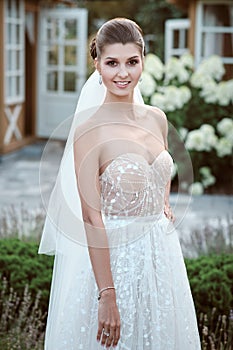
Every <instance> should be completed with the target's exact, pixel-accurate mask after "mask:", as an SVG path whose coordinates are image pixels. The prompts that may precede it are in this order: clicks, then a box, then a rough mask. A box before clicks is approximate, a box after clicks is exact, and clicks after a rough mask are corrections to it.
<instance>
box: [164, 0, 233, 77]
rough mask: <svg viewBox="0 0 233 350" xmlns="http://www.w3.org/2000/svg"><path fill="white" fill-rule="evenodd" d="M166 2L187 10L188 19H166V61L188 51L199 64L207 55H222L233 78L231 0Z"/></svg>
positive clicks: (169, 0) (232, 16)
mask: <svg viewBox="0 0 233 350" xmlns="http://www.w3.org/2000/svg"><path fill="white" fill-rule="evenodd" d="M167 1H168V2H169V3H172V4H174V5H176V6H179V7H181V8H182V9H184V10H185V11H186V13H187V17H188V18H187V19H181V20H168V21H167V23H166V49H165V52H166V54H165V60H167V59H168V58H169V57H170V56H172V55H175V56H180V55H181V54H182V53H183V52H185V51H187V50H189V52H191V53H192V54H193V55H194V58H195V64H196V65H198V64H199V63H200V62H201V61H202V60H203V58H205V57H208V56H210V55H219V56H220V57H221V58H222V60H223V63H224V64H225V68H226V78H228V79H229V78H233V2H232V0H167Z"/></svg>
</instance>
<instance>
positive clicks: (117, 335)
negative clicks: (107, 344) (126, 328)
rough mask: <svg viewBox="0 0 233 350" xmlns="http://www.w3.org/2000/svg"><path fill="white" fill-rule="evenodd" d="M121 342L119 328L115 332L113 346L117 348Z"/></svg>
mask: <svg viewBox="0 0 233 350" xmlns="http://www.w3.org/2000/svg"><path fill="white" fill-rule="evenodd" d="M119 340H120V326H117V327H116V330H115V336H114V341H113V346H117V344H118V342H119Z"/></svg>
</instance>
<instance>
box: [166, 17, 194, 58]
mask: <svg viewBox="0 0 233 350" xmlns="http://www.w3.org/2000/svg"><path fill="white" fill-rule="evenodd" d="M189 27H190V20H189V19H168V20H167V21H166V22H165V62H167V61H168V59H169V58H170V57H172V56H176V57H179V56H181V55H183V54H184V53H185V52H187V51H188V38H187V36H188V30H189Z"/></svg>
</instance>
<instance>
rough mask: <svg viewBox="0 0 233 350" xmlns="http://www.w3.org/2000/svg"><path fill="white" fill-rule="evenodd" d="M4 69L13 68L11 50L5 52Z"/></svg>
mask: <svg viewBox="0 0 233 350" xmlns="http://www.w3.org/2000/svg"><path fill="white" fill-rule="evenodd" d="M6 57H7V60H6V70H7V71H10V70H12V69H13V65H12V50H7V52H6Z"/></svg>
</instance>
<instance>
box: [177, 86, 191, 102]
mask: <svg viewBox="0 0 233 350" xmlns="http://www.w3.org/2000/svg"><path fill="white" fill-rule="evenodd" d="M179 90H180V93H181V98H182V101H183V103H184V104H185V103H187V102H188V101H189V100H190V99H191V97H192V93H191V91H190V89H189V88H188V87H187V86H181V87H180V88H179Z"/></svg>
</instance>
